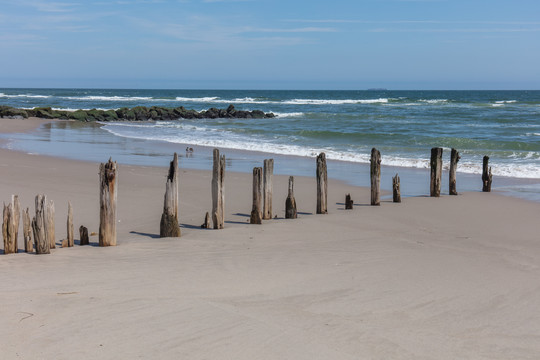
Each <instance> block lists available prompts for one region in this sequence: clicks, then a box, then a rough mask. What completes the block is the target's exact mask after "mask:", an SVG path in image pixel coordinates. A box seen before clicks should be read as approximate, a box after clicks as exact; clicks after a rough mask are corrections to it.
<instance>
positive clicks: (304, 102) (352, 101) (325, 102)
mask: <svg viewBox="0 0 540 360" xmlns="http://www.w3.org/2000/svg"><path fill="white" fill-rule="evenodd" d="M282 103H283V104H288V105H346V104H377V103H381V104H386V103H388V99H386V98H379V99H343V100H331V99H292V100H285V101H283V102H282Z"/></svg>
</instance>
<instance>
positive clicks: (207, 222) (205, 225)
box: [201, 211, 210, 229]
mask: <svg viewBox="0 0 540 360" xmlns="http://www.w3.org/2000/svg"><path fill="white" fill-rule="evenodd" d="M201 228H202V229H209V228H210V214H209V213H208V211H207V212H206V216H205V217H204V222H203V223H202V225H201Z"/></svg>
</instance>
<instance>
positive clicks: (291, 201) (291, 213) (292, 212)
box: [285, 176, 298, 219]
mask: <svg viewBox="0 0 540 360" xmlns="http://www.w3.org/2000/svg"><path fill="white" fill-rule="evenodd" d="M297 216H298V214H297V212H296V199H295V198H294V176H289V193H288V195H287V200H285V219H296V218H297Z"/></svg>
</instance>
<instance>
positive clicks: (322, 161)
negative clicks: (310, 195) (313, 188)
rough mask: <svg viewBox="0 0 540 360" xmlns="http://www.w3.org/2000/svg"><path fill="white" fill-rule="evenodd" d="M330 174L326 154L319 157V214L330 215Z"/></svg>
mask: <svg viewBox="0 0 540 360" xmlns="http://www.w3.org/2000/svg"><path fill="white" fill-rule="evenodd" d="M327 201H328V173H327V170H326V154H325V153H320V154H319V156H317V214H327V213H328V205H327Z"/></svg>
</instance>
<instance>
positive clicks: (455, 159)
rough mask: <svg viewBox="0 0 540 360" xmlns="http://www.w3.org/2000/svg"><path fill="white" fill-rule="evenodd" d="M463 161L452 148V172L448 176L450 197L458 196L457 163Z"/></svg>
mask: <svg viewBox="0 0 540 360" xmlns="http://www.w3.org/2000/svg"><path fill="white" fill-rule="evenodd" d="M460 159H461V156H459V152H458V151H457V150H456V149H454V148H452V152H451V153H450V172H449V174H448V194H450V195H457V194H458V193H457V187H456V171H457V163H458V161H459V160H460Z"/></svg>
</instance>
